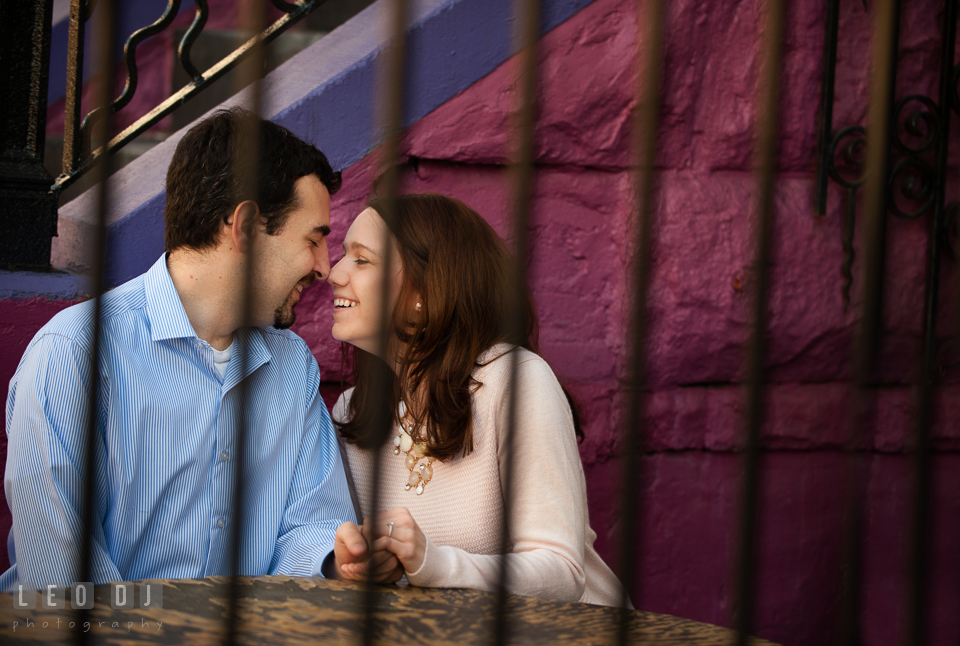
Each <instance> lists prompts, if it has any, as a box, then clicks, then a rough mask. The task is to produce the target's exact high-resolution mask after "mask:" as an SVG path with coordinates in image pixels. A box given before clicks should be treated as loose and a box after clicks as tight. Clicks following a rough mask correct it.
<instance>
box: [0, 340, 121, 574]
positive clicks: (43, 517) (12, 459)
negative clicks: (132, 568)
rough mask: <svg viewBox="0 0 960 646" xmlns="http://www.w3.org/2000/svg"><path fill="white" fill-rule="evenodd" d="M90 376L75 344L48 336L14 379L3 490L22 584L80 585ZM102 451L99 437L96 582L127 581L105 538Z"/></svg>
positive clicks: (27, 356)
mask: <svg viewBox="0 0 960 646" xmlns="http://www.w3.org/2000/svg"><path fill="white" fill-rule="evenodd" d="M91 372H92V371H91V361H90V357H89V355H88V354H87V353H86V352H84V350H83V349H82V348H80V347H79V346H78V344H77V343H76V342H74V341H73V340H71V339H68V338H66V337H63V336H59V335H54V334H48V335H45V336H43V337H40V338H38V339H37V340H35V341H34V342H33V343H31V345H30V347H29V348H28V349H27V352H26V353H25V354H24V357H23V359H22V360H21V362H20V366H19V367H18V368H17V372H16V374H15V375H14V378H13V379H12V380H11V383H10V392H9V395H8V398H7V411H6V413H7V415H6V419H7V435H8V442H9V443H8V447H7V464H6V471H5V473H4V490H5V493H6V498H7V504H8V505H9V507H10V513H11V515H12V517H13V527H12V530H11V538H12V541H11V542H12V544H13V547H14V551H13V554H11V559H10V560H11V563H13V564H14V567H15V568H16V579H17V580H18V581H19V582H20V583H31V584H34V585H36V586H37V587H40V586H42V585H44V584H51V583H55V584H57V585H69V584H70V583H72V582H74V581H77V580H78V576H79V570H80V555H79V550H80V547H79V546H80V541H79V536H80V532H81V523H82V520H81V518H82V516H81V509H82V506H83V483H84V473H85V471H86V463H85V456H86V452H87V443H86V439H85V435H84V428H85V425H86V421H87V419H88V412H89V410H90V392H89V384H90V383H92V376H91ZM101 383H102V382H101ZM104 387H106V386H104ZM102 394H103V393H101V395H102ZM98 427H99V424H98ZM104 449H105V447H104V443H103V436H102V434H100V433H97V438H96V447H95V452H96V453H95V455H96V456H97V472H96V477H95V478H94V481H95V482H96V483H97V484H96V486H97V489H96V493H95V495H96V503H95V504H96V508H95V515H94V519H95V520H94V524H93V525H94V526H93V531H92V532H91V533H90V539H91V541H92V556H93V559H92V561H91V579H92V580H93V582H94V583H105V582H107V581H119V580H121V576H120V573H119V571H118V570H117V566H116V565H115V564H114V563H113V561H112V560H111V558H110V552H109V549H108V546H107V544H106V541H105V538H104V532H103V518H104V515H105V513H106V491H105V485H104V484H103V483H105V482H106V476H105V464H104V459H105V450H104ZM11 583H12V581H11Z"/></svg>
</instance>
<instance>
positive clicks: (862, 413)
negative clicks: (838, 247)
mask: <svg viewBox="0 0 960 646" xmlns="http://www.w3.org/2000/svg"><path fill="white" fill-rule="evenodd" d="M899 17H900V2H899V0H886V1H884V2H878V3H877V4H876V5H875V15H874V22H873V48H874V49H873V54H872V57H873V61H872V63H873V64H872V66H871V69H872V70H873V71H872V74H871V79H870V104H869V112H868V115H867V123H868V128H867V130H866V137H867V143H866V153H865V171H864V175H863V177H864V202H863V215H862V219H863V230H862V233H861V237H862V240H863V242H862V245H861V246H862V248H863V266H862V274H863V277H864V280H863V285H864V296H863V304H862V309H861V312H862V313H861V316H860V324H859V329H858V330H857V335H856V339H855V341H854V348H853V356H852V362H851V363H852V375H851V377H852V381H853V397H852V399H851V414H850V424H851V428H850V437H849V440H848V442H849V444H848V446H849V450H850V451H851V460H850V468H849V473H848V482H849V495H848V499H847V502H846V505H847V508H846V510H845V511H846V513H845V518H846V520H845V523H844V524H845V527H844V547H843V565H842V566H841V577H842V579H841V583H842V585H841V600H840V611H841V614H840V629H839V632H838V642H839V643H840V644H843V645H850V646H855V645H858V644H860V607H861V595H860V586H861V583H862V582H861V576H862V565H863V531H864V530H863V520H864V514H865V505H866V491H865V488H866V464H865V462H866V460H867V458H866V457H861V456H858V455H857V454H856V452H857V451H858V450H862V449H863V448H865V447H866V446H867V445H868V444H869V443H870V442H872V439H873V424H874V421H875V420H874V413H875V405H876V392H875V388H874V387H873V383H872V381H873V379H874V364H875V361H876V354H877V344H878V342H879V335H880V315H881V301H882V292H883V267H884V253H885V250H884V247H885V237H886V218H887V197H888V194H887V177H888V172H889V167H890V140H891V136H892V135H891V133H892V127H893V126H892V121H891V114H892V107H893V97H894V91H895V86H896V82H895V81H896V60H895V54H896V51H897V43H898V41H899Z"/></svg>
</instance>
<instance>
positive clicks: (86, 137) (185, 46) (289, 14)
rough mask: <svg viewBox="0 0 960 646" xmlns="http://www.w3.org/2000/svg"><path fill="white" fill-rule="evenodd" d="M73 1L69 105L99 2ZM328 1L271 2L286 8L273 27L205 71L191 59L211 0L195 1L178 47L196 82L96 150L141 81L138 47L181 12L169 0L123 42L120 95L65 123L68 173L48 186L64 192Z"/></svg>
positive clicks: (77, 87)
mask: <svg viewBox="0 0 960 646" xmlns="http://www.w3.org/2000/svg"><path fill="white" fill-rule="evenodd" d="M72 2H73V3H74V4H73V6H74V7H75V8H77V9H78V10H76V11H72V12H71V30H72V32H78V33H79V34H80V35H81V36H80V39H79V43H80V46H79V47H78V48H77V51H76V52H72V53H71V54H70V56H75V57H76V59H75V60H74V59H71V60H68V68H72V69H73V71H72V72H69V73H68V79H67V80H68V97H67V99H68V100H67V104H68V105H69V104H70V103H71V101H70V96H69V94H70V92H71V89H70V87H71V79H72V80H73V86H74V88H73V90H72V91H73V92H74V93H75V94H76V96H75V102H76V103H78V102H79V95H80V92H81V88H82V85H83V82H82V81H83V79H82V78H81V76H82V72H81V70H82V55H83V47H82V34H83V32H84V24H85V23H86V22H87V21H88V19H89V18H90V16H91V14H92V13H93V10H94V9H95V7H96V4H97V3H96V1H95V0H72ZM325 2H326V0H297V2H295V3H292V2H286V1H284V0H270V3H271V4H272V5H273V6H274V7H276V8H277V9H279V10H280V11H282V12H284V13H285V15H284V16H283V17H281V18H279V19H278V20H277V21H276V22H274V23H273V24H272V25H269V26H268V27H267V28H266V29H265V30H264V31H262V32H260V33H258V34H255V35H254V36H252V37H251V38H250V39H249V40H248V41H247V42H246V43H244V44H243V45H241V46H240V47H238V48H237V49H236V50H234V51H233V52H232V53H230V54H228V55H227V56H226V57H225V58H224V59H223V60H221V61H220V62H218V63H216V64H214V65H213V66H212V67H210V68H209V69H208V70H206V71H205V72H202V73H201V72H200V71H199V70H197V68H196V66H195V65H194V64H193V62H192V60H191V58H190V49H191V47H192V46H193V44H194V42H195V41H196V40H197V37H198V36H199V34H200V32H201V31H202V30H203V28H204V26H205V25H206V23H207V18H208V16H209V7H208V2H207V0H195V5H196V15H195V17H194V20H193V22H192V23H191V25H190V27H189V28H188V29H187V31H186V33H185V34H184V36H183V38H182V39H181V41H180V44H179V47H178V49H177V57H178V59H179V61H180V64H181V66H182V67H183V69H184V70H185V71H186V72H187V74H188V75H189V76H190V78H191V79H192V81H191V82H190V83H189V84H187V85H186V86H184V87H183V88H181V89H180V90H179V91H177V92H175V93H174V94H172V95H171V96H169V97H167V99H166V100H164V101H163V102H161V103H160V104H159V105H157V106H156V107H154V108H153V109H152V110H150V111H149V112H148V113H147V114H145V115H144V116H142V117H141V118H139V119H138V120H136V121H135V122H134V123H133V124H131V125H129V126H128V127H127V128H126V129H125V130H124V131H123V132H121V133H119V134H117V135H115V136H112V138H111V139H110V140H109V142H108V143H107V144H105V145H102V146H100V147H99V148H97V149H96V150H92V144H91V141H92V131H93V127H94V125H95V124H96V122H97V121H100V120H102V119H103V118H104V117H105V116H106V115H108V114H116V113H117V112H118V111H120V110H121V109H122V108H124V107H125V106H126V105H127V104H128V103H129V102H130V100H131V99H132V98H133V95H134V94H135V92H136V89H137V83H138V68H137V60H136V50H137V46H138V45H139V44H140V43H141V42H142V41H144V40H146V39H147V38H149V37H151V36H154V35H156V34H159V33H161V32H163V31H164V30H165V29H167V28H168V27H169V26H170V25H171V24H172V23H173V21H174V19H175V17H176V15H177V13H178V12H179V8H180V5H181V0H168V2H167V7H166V9H165V10H164V12H163V14H162V15H161V16H160V18H158V19H157V20H156V21H155V22H154V23H153V24H151V25H149V26H147V27H144V28H143V29H139V30H137V31H136V32H134V33H133V34H131V35H130V37H129V38H128V39H127V41H126V43H125V44H124V48H123V62H124V65H125V67H126V82H125V84H124V89H123V91H122V92H121V93H120V95H119V96H118V97H117V98H116V99H115V100H114V101H113V102H112V103H110V104H109V105H106V106H101V107H98V108H96V109H94V110H91V111H90V112H89V113H87V115H86V116H85V117H84V118H83V120H82V121H81V120H80V118H79V114H77V115H76V117H75V119H76V121H75V122H73V123H75V124H76V125H74V126H71V125H70V124H71V120H70V119H69V118H68V119H67V123H66V124H65V127H64V170H65V172H64V173H63V174H62V175H60V177H58V178H57V180H56V181H55V182H54V184H53V186H51V187H50V190H51V192H52V193H54V194H59V193H60V191H62V190H63V189H65V188H66V187H68V186H70V185H71V184H73V183H74V182H75V181H77V180H78V179H79V178H80V177H81V176H83V175H84V174H85V173H87V172H88V171H89V170H90V169H91V168H93V167H94V166H95V165H96V164H97V163H99V162H100V161H102V160H103V159H104V158H105V156H107V155H111V154H114V153H115V152H117V151H118V150H120V149H121V148H123V147H124V146H125V145H126V144H128V143H129V142H130V141H132V140H133V139H135V138H136V137H137V136H139V135H140V134H142V133H143V132H144V131H146V130H147V129H148V128H150V127H151V126H153V125H155V124H156V123H157V122H159V121H160V120H161V119H162V118H164V117H165V116H167V115H168V114H170V113H171V112H173V110H175V109H176V108H177V107H178V106H179V105H182V104H183V103H185V102H186V101H188V100H189V99H191V98H192V97H193V96H196V94H197V93H199V92H201V91H202V90H204V89H205V88H206V87H208V86H209V85H210V84H211V83H213V82H215V81H216V80H217V79H219V78H221V77H223V76H224V75H225V74H226V73H227V72H229V71H230V70H231V69H233V68H234V67H236V66H237V65H238V64H240V63H241V62H242V61H243V60H245V59H247V58H248V57H249V56H250V53H251V52H252V51H253V50H254V48H256V47H259V46H262V45H266V44H268V43H270V42H272V41H273V40H275V39H276V38H277V37H278V36H280V35H281V34H282V33H283V32H285V31H286V30H287V29H288V28H290V27H291V26H292V25H294V24H296V23H297V22H299V21H300V20H301V19H303V18H304V17H305V16H307V15H308V14H309V13H310V12H312V11H313V10H315V9H317V8H318V7H319V6H321V5H322V4H324V3H325ZM71 73H72V74H74V75H75V77H71V76H70V74H71ZM77 148H79V150H77Z"/></svg>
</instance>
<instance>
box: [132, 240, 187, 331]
mask: <svg viewBox="0 0 960 646" xmlns="http://www.w3.org/2000/svg"><path fill="white" fill-rule="evenodd" d="M143 288H144V291H145V292H146V297H147V318H148V319H149V320H150V338H151V339H153V340H154V341H163V340H165V339H182V338H187V337H196V336H197V333H196V332H194V330H193V325H191V324H190V319H188V318H187V313H186V312H185V311H184V309H183V303H181V302H180V295H179V294H177V288H176V287H174V286H173V279H172V278H170V272H169V270H168V269H167V254H166V253H164V254H163V255H162V256H160V259H159V260H158V261H157V262H155V263H153V267H151V268H150V269H149V271H147V273H146V276H145V277H144V280H143Z"/></svg>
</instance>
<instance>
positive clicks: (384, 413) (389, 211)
mask: <svg viewBox="0 0 960 646" xmlns="http://www.w3.org/2000/svg"><path fill="white" fill-rule="evenodd" d="M408 13H409V3H408V0H393V4H392V13H391V16H390V20H391V23H390V31H391V38H390V43H389V48H388V51H387V54H386V56H385V58H384V61H383V67H381V68H380V70H379V73H380V75H381V76H380V79H379V85H380V86H381V87H382V88H383V90H384V91H383V92H382V94H381V96H383V97H385V101H384V103H383V104H382V112H381V113H380V115H378V116H379V118H380V120H381V124H382V125H383V127H384V129H385V135H386V139H385V141H384V143H383V148H382V154H383V159H382V168H383V174H382V176H381V178H380V182H379V186H378V187H377V188H378V192H379V197H381V198H382V199H383V202H382V204H383V207H382V208H381V211H382V212H381V213H380V216H381V217H382V218H383V220H384V222H386V224H387V226H385V227H384V230H383V247H382V249H383V256H382V263H383V275H384V280H383V282H382V284H381V292H380V294H379V296H380V320H379V328H378V329H379V334H378V339H377V345H378V350H379V352H378V354H379V356H381V357H383V358H384V361H378V360H374V361H372V362H371V363H372V365H373V366H374V367H375V370H374V373H373V375H372V376H373V381H372V385H373V393H372V394H373V397H374V399H373V401H380V402H388V401H389V402H393V401H394V397H393V395H394V393H393V392H391V389H392V384H393V383H394V381H393V380H394V375H393V374H391V371H392V370H393V365H390V364H392V363H393V360H392V357H391V356H389V355H388V353H389V352H391V348H392V347H393V346H394V344H393V343H392V340H393V336H394V334H393V326H392V320H393V319H392V316H391V312H390V284H391V279H390V277H391V276H393V273H394V271H395V269H394V267H393V261H394V257H393V256H394V252H393V235H392V234H391V231H394V230H396V227H397V225H396V221H397V206H398V205H397V196H398V195H399V193H400V165H399V159H400V136H401V127H402V124H403V116H404V106H405V94H406V92H405V89H406V80H407V78H406V69H405V68H406V59H407V19H408ZM428 307H429V305H428ZM401 383H404V381H403V380H401ZM405 395H407V393H401V396H405ZM409 395H410V396H411V399H413V398H415V397H416V393H409ZM406 404H407V405H410V404H413V405H414V406H416V407H417V408H418V410H416V414H417V415H424V411H423V409H421V408H419V407H420V405H421V404H422V402H420V401H416V402H414V401H407V402H406ZM376 410H377V412H378V414H377V415H376V416H375V418H374V420H373V424H374V429H373V430H374V438H375V440H376V441H375V443H374V447H375V448H374V451H373V474H372V478H371V480H370V487H371V491H370V494H369V497H368V500H370V511H371V517H370V518H368V519H360V518H358V519H357V522H365V521H366V520H368V521H369V522H370V527H369V533H368V534H367V536H368V540H370V541H371V542H372V541H373V538H374V537H375V535H376V534H375V529H376V528H375V526H374V524H375V523H376V522H377V513H378V512H379V511H380V482H381V479H382V474H381V472H380V460H381V458H382V455H381V454H382V452H383V446H384V445H385V444H386V442H387V440H388V438H389V437H390V430H391V428H392V426H393V422H394V415H395V414H397V416H398V417H399V416H400V415H399V414H398V413H397V412H396V411H394V410H388V409H387V407H385V406H377V408H376ZM397 421H398V422H399V421H400V420H397ZM373 574H374V573H373V571H372V570H369V571H368V578H367V580H366V582H365V583H366V585H365V587H364V595H363V600H364V611H363V617H364V623H363V630H362V643H363V644H364V645H365V646H372V645H373V643H374V639H375V637H376V624H375V615H376V605H377V587H376V584H375V583H374V582H373Z"/></svg>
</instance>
